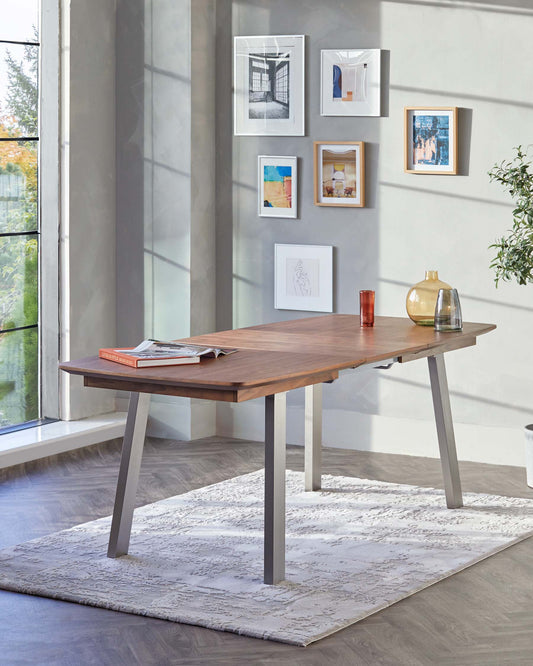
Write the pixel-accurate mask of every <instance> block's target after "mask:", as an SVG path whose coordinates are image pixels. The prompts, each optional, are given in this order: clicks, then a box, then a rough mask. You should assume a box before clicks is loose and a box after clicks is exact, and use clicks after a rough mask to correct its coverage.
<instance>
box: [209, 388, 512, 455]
mask: <svg viewBox="0 0 533 666" xmlns="http://www.w3.org/2000/svg"><path fill="white" fill-rule="evenodd" d="M454 427H455V439H456V443H457V455H458V457H459V459H460V460H470V461H473V462H482V463H489V464H493V465H512V466H520V467H521V466H524V464H525V449H524V434H523V428H522V427H521V426H518V427H517V428H502V427H495V426H483V425H478V424H469V423H455V424H454ZM217 434H218V435H221V436H225V437H237V438H240V439H251V440H262V439H263V438H264V411H263V402H262V401H250V402H247V403H241V404H239V405H219V409H218V417H217ZM287 442H288V443H289V444H298V445H303V442H304V412H303V407H288V409H287ZM323 443H324V446H331V447H337V448H342V449H354V450H360V451H378V452H380V453H400V454H404V455H412V456H425V457H428V458H438V456H439V449H438V444H437V435H436V429H435V424H434V422H433V421H417V420H414V419H400V418H393V417H388V416H378V415H374V414H359V413H357V412H348V411H344V410H340V409H325V410H324V414H323Z"/></svg>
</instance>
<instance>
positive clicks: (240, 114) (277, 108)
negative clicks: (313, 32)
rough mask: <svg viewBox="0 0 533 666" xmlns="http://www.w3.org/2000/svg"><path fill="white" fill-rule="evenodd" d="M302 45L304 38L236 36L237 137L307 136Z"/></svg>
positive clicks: (235, 111) (235, 108)
mask: <svg viewBox="0 0 533 666" xmlns="http://www.w3.org/2000/svg"><path fill="white" fill-rule="evenodd" d="M304 42H305V39H304V35H269V36H263V37H235V44H234V55H235V63H234V75H235V80H234V109H233V112H234V131H235V134H236V135H239V134H241V135H242V134H244V135H255V136H261V135H263V136H265V135H271V136H303V135H304V133H305V128H304V57H305V56H304Z"/></svg>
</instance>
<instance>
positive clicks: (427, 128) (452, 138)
mask: <svg viewBox="0 0 533 666" xmlns="http://www.w3.org/2000/svg"><path fill="white" fill-rule="evenodd" d="M404 135H405V149H404V170H405V171H406V172H407V173H433V174H448V175H456V174H457V107H456V106H443V107H437V106H408V107H405V110H404Z"/></svg>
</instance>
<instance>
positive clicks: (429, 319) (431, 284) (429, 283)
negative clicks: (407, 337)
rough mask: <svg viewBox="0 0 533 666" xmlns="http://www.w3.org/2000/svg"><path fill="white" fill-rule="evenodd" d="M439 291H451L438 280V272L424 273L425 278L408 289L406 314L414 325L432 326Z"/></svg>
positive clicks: (444, 283)
mask: <svg viewBox="0 0 533 666" xmlns="http://www.w3.org/2000/svg"><path fill="white" fill-rule="evenodd" d="M439 289H451V287H450V285H449V284H447V283H446V282H442V280H439V273H438V271H426V277H425V278H424V279H423V280H422V282H417V283H416V284H415V285H414V286H413V287H411V289H409V293H408V294H407V300H406V303H405V305H406V308H407V314H408V315H409V317H410V318H411V319H412V320H413V321H414V322H415V324H418V325H419V326H433V324H434V323H435V305H436V304H437V296H438V295H439Z"/></svg>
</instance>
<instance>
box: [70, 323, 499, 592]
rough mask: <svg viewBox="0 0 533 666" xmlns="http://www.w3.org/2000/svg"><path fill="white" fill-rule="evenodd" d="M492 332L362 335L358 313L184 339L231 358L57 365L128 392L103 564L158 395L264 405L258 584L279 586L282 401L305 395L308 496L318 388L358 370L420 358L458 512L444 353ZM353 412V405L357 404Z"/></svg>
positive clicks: (470, 328)
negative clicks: (295, 393) (229, 350)
mask: <svg viewBox="0 0 533 666" xmlns="http://www.w3.org/2000/svg"><path fill="white" fill-rule="evenodd" d="M495 328H496V326H495V325H493V324H476V323H465V324H464V325H463V329H462V330H461V331H451V332H437V331H435V330H434V329H433V328H431V327H425V326H417V325H415V324H413V322H411V320H410V319H406V318H400V317H376V319H375V324H374V326H373V327H368V328H362V327H361V326H360V323H359V317H358V316H355V315H344V314H333V315H321V316H314V317H307V318H303V319H293V320H290V321H281V322H275V323H271V324H262V325H258V326H249V327H247V328H240V329H234V330H229V331H221V332H217V333H209V334H206V335H197V336H194V337H191V338H186V339H183V341H184V342H193V343H196V344H201V345H209V346H213V347H233V348H236V349H237V350H238V351H237V353H234V354H230V355H228V356H220V357H219V358H216V359H214V358H213V359H207V358H206V359H202V360H201V362H200V363H198V364H190V365H176V366H168V365H167V366H160V367H148V368H138V369H137V368H131V367H128V366H125V365H120V364H118V363H114V362H112V361H106V360H103V359H100V358H98V357H97V356H91V357H88V358H82V359H79V360H72V361H67V362H64V363H61V364H60V368H61V369H62V370H64V371H65V372H69V373H71V374H75V375H82V376H83V378H84V384H85V386H88V387H94V388H104V389H111V390H115V391H128V392H130V402H129V408H128V416H127V421H126V428H125V433H124V441H123V446H122V457H121V462H120V469H119V475H118V481H117V491H116V498H115V505H114V510H113V517H112V523H111V533H110V537H109V546H108V553H107V554H108V556H109V557H119V556H121V555H125V554H127V553H128V548H129V542H130V533H131V526H132V521H133V514H134V506H135V494H136V489H137V484H138V479H139V471H140V466H141V458H142V451H143V446H144V440H145V435H146V425H147V419H148V411H149V403H150V396H151V395H152V394H162V395H171V396H185V397H189V398H200V399H204V400H217V401H224V402H236V403H239V402H243V401H246V400H251V399H254V398H264V406H265V502H264V516H265V520H264V582H265V583H266V584H275V583H278V582H280V581H282V580H284V578H285V469H286V458H285V447H286V393H287V391H290V390H292V389H296V388H302V387H305V474H304V483H305V490H308V491H316V490H319V489H320V487H321V445H322V385H323V384H324V383H331V382H334V381H336V380H337V379H338V378H339V374H340V373H341V372H343V371H357V369H358V368H361V367H363V366H373V367H377V368H388V367H390V365H392V364H393V363H407V362H411V361H416V360H420V359H424V358H425V359H427V361H428V366H429V379H430V385H431V391H432V396H433V407H434V413H435V422H436V429H437V438H438V443H439V451H440V458H441V463H442V471H443V477H444V487H445V497H446V504H447V506H448V508H450V509H454V508H459V507H461V506H462V503H463V500H462V492H461V481H460V476H459V468H458V464H457V453H456V447H455V437H454V431H453V421H452V414H451V408H450V400H449V393H448V384H447V378H446V368H445V363H444V354H445V353H449V352H453V351H456V350H458V349H462V348H465V347H471V346H474V345H475V344H476V340H477V337H478V336H479V335H482V334H484V333H488V332H489V331H492V330H493V329H495ZM354 407H356V405H354Z"/></svg>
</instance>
